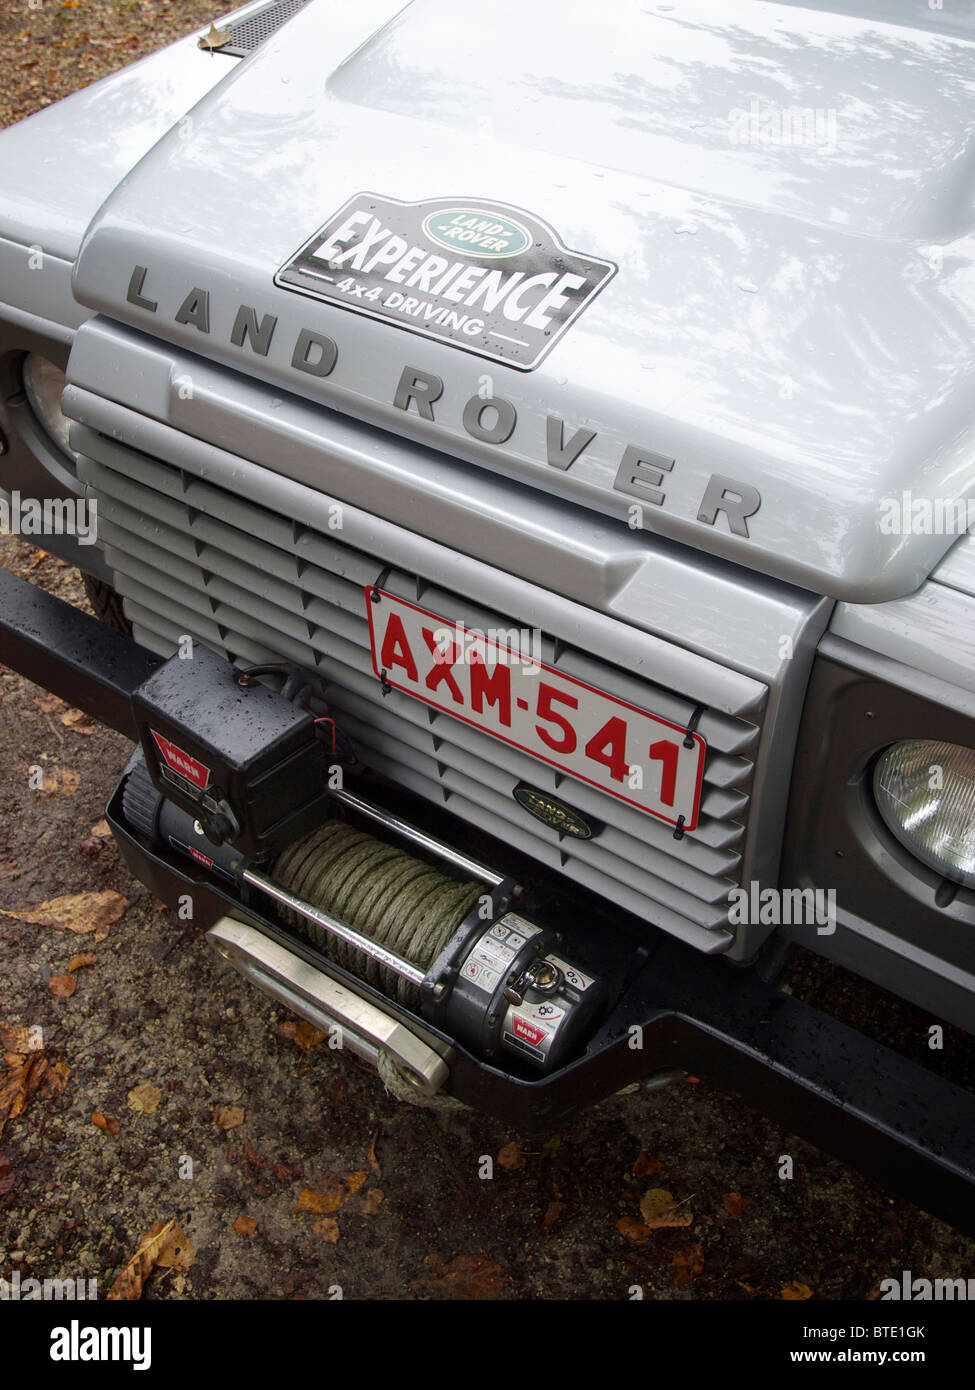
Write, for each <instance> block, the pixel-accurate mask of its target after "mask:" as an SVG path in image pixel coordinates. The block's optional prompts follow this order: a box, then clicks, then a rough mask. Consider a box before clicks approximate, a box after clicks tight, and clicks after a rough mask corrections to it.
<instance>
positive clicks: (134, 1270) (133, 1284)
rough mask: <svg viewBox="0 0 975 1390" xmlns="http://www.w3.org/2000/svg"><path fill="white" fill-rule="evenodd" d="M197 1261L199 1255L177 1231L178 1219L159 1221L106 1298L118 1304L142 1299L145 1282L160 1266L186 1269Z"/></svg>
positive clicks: (148, 1232)
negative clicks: (117, 1301)
mask: <svg viewBox="0 0 975 1390" xmlns="http://www.w3.org/2000/svg"><path fill="white" fill-rule="evenodd" d="M195 1258H196V1251H195V1250H194V1249H193V1247H192V1246H191V1245H190V1243H189V1241H187V1240H186V1238H185V1236H184V1235H183V1234H182V1232H181V1231H180V1230H179V1228H178V1227H177V1225H176V1218H175V1217H174V1218H173V1219H172V1220H171V1221H165V1222H163V1221H157V1222H156V1223H155V1225H153V1226H151V1227H150V1228H149V1230H148V1231H147V1232H146V1234H145V1235H144V1236H143V1237H142V1240H141V1241H140V1242H139V1248H138V1250H136V1252H135V1254H134V1255H133V1256H132V1258H131V1259H130V1260H129V1262H128V1264H126V1266H125V1268H124V1269H123V1270H122V1272H121V1274H120V1275H119V1276H118V1278H117V1279H116V1280H115V1283H114V1284H113V1285H112V1287H111V1288H110V1289H109V1291H108V1293H107V1294H106V1295H105V1296H106V1298H110V1299H115V1300H123V1299H124V1300H131V1299H137V1298H141V1297H142V1290H143V1288H144V1286H145V1282H146V1280H147V1279H148V1278H149V1275H150V1274H151V1273H152V1271H153V1270H154V1269H155V1268H156V1266H157V1265H158V1266H159V1267H160V1268H165V1269H172V1268H176V1269H187V1268H189V1265H191V1264H192V1263H193V1260H194V1259H195Z"/></svg>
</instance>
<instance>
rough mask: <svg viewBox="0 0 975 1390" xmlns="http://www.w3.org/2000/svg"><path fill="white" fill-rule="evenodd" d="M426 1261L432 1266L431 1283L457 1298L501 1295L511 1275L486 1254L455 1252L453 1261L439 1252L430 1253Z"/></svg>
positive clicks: (482, 1297) (484, 1297) (481, 1297)
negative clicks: (437, 1253)
mask: <svg viewBox="0 0 975 1390" xmlns="http://www.w3.org/2000/svg"><path fill="white" fill-rule="evenodd" d="M425 1263H426V1264H427V1265H428V1266H430V1270H431V1273H430V1283H431V1284H432V1285H433V1286H434V1288H438V1289H446V1290H447V1291H448V1292H449V1293H450V1295H451V1297H453V1298H459V1299H486V1298H499V1297H500V1295H501V1292H502V1290H503V1287H504V1284H505V1280H506V1278H507V1276H506V1274H505V1273H504V1271H503V1270H502V1268H501V1266H500V1265H499V1264H497V1263H496V1262H495V1261H494V1260H490V1259H488V1257H487V1256H486V1255H455V1256H454V1258H453V1259H452V1260H451V1261H450V1263H449V1264H444V1262H443V1260H442V1259H441V1258H440V1256H439V1255H427V1257H426V1261H425Z"/></svg>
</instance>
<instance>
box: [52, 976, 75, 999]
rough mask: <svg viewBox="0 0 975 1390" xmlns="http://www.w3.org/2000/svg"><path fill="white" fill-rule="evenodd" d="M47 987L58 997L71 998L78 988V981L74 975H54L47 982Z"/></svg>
mask: <svg viewBox="0 0 975 1390" xmlns="http://www.w3.org/2000/svg"><path fill="white" fill-rule="evenodd" d="M47 987H48V989H49V990H50V991H51V993H52V994H53V995H54V996H55V998H57V999H70V998H71V996H72V994H74V992H75V990H76V989H77V988H78V981H77V980H76V979H75V978H74V976H73V975H52V976H51V978H50V979H49V980H48V982H47Z"/></svg>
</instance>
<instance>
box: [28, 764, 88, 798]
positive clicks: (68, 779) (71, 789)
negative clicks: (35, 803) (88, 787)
mask: <svg viewBox="0 0 975 1390" xmlns="http://www.w3.org/2000/svg"><path fill="white" fill-rule="evenodd" d="M80 782H81V777H80V775H79V774H78V773H77V772H72V771H71V769H70V768H67V767H59V768H57V769H56V770H53V769H52V771H50V772H45V773H44V780H43V783H42V785H41V786H40V787H38V789H37V790H38V791H39V792H40V794H41V796H74V794H75V792H76V791H77V790H78V786H79V784H80Z"/></svg>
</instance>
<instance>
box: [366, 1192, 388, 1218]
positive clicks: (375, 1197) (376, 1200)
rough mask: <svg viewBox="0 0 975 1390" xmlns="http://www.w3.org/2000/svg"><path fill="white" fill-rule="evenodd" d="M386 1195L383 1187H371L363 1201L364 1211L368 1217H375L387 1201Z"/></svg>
mask: <svg viewBox="0 0 975 1390" xmlns="http://www.w3.org/2000/svg"><path fill="white" fill-rule="evenodd" d="M385 1198H386V1194H385V1192H384V1191H383V1190H382V1188H381V1187H370V1189H369V1191H368V1192H367V1193H366V1195H365V1196H364V1197H363V1199H362V1210H363V1211H364V1212H365V1214H366V1216H375V1215H376V1212H377V1211H378V1210H379V1208H380V1207H381V1206H382V1204H383V1202H384V1201H385Z"/></svg>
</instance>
